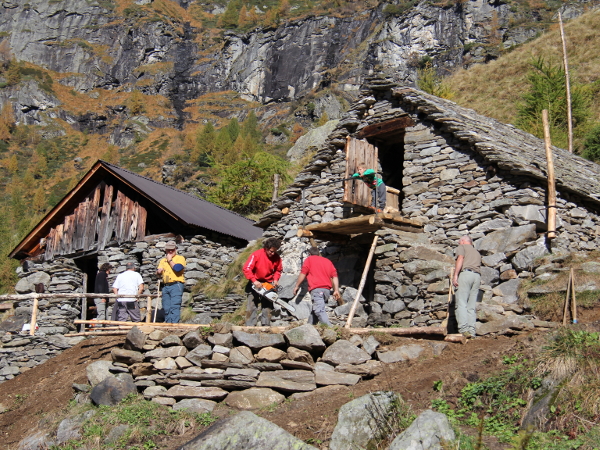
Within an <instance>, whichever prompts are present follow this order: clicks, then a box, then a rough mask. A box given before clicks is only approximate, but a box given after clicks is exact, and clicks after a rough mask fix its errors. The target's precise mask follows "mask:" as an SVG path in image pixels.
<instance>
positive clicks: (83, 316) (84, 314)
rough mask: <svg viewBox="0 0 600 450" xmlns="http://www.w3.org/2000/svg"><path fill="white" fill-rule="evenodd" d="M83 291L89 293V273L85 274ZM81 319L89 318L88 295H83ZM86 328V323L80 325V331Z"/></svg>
mask: <svg viewBox="0 0 600 450" xmlns="http://www.w3.org/2000/svg"><path fill="white" fill-rule="evenodd" d="M82 283H83V286H82V287H83V293H84V294H87V273H84V274H83V281H82ZM81 320H87V297H82V299H81ZM84 330H85V325H83V324H81V325H80V326H79V332H82V331H84Z"/></svg>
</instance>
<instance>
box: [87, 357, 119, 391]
mask: <svg viewBox="0 0 600 450" xmlns="http://www.w3.org/2000/svg"><path fill="white" fill-rule="evenodd" d="M111 367H112V363H111V362H110V361H105V360H100V361H94V362H92V363H90V364H88V366H87V367H86V368H85V373H86V375H87V379H88V381H89V382H90V384H91V385H92V386H96V385H97V384H98V383H101V382H102V381H104V380H105V379H106V378H108V377H112V376H113V375H112V373H110V371H109V369H110V368H111Z"/></svg>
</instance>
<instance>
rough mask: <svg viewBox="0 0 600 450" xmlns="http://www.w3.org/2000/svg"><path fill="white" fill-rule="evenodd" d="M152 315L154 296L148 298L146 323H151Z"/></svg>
mask: <svg viewBox="0 0 600 450" xmlns="http://www.w3.org/2000/svg"><path fill="white" fill-rule="evenodd" d="M150 316H152V297H147V299H146V323H150Z"/></svg>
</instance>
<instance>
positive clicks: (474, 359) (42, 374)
mask: <svg viewBox="0 0 600 450" xmlns="http://www.w3.org/2000/svg"><path fill="white" fill-rule="evenodd" d="M598 318H600V308H597V309H594V310H589V311H582V312H581V313H580V320H579V322H580V323H581V324H582V325H580V326H581V327H585V326H586V325H585V324H586V323H588V324H589V323H590V322H595V321H596V320H598ZM544 335H545V332H542V331H534V332H532V333H529V334H526V335H519V336H513V337H505V336H499V337H489V338H485V337H484V338H477V339H475V340H472V341H469V342H468V343H467V344H466V345H461V344H448V346H447V347H446V349H445V350H444V351H443V353H442V354H441V355H440V356H437V357H432V358H426V359H422V360H417V361H410V362H401V363H396V364H391V365H389V366H387V368H386V370H385V371H384V372H383V373H382V374H381V375H379V376H377V377H375V378H373V379H371V380H366V381H362V382H360V383H359V384H357V385H356V386H353V387H341V388H336V389H332V388H329V389H327V390H326V392H323V391H320V392H319V391H317V392H316V393H313V394H312V395H308V396H306V397H304V398H301V399H297V400H294V401H291V402H285V403H284V404H283V405H280V406H279V407H278V408H276V409H275V410H272V411H271V410H265V411H258V412H257V414H259V415H261V416H262V417H264V418H266V419H268V420H270V421H272V422H274V423H276V424H277V425H279V426H281V427H282V428H284V429H286V430H287V431H288V432H290V433H292V434H293V435H295V436H297V437H298V438H300V439H302V440H305V441H306V440H309V442H311V443H313V445H317V446H318V445H319V444H320V445H322V446H323V448H326V445H327V442H328V440H329V438H330V436H331V433H332V432H333V428H334V427H335V424H336V420H337V413H338V410H339V408H340V407H341V406H342V405H343V404H345V403H347V402H349V401H351V400H352V399H354V398H358V397H360V396H361V395H364V394H366V393H369V392H374V391H379V390H393V391H395V392H397V393H398V394H400V395H401V396H402V398H403V399H404V400H406V401H407V402H408V403H409V404H410V405H411V407H412V410H413V411H414V412H415V413H419V412H421V411H423V410H425V409H427V408H428V407H429V406H430V404H431V400H432V399H434V398H437V396H439V393H438V392H435V391H434V389H433V384H434V382H435V381H438V380H442V381H443V387H444V391H445V393H446V394H450V398H451V399H452V398H453V397H454V396H457V395H458V393H459V392H460V390H461V389H462V388H463V387H464V386H465V385H466V384H467V383H468V382H472V381H477V380H478V379H480V378H483V377H485V376H486V375H487V374H490V373H493V372H495V371H497V370H498V369H499V368H500V367H501V365H502V358H501V356H502V355H504V354H509V353H512V352H514V351H518V352H520V353H522V354H524V355H528V354H529V353H530V352H532V351H533V349H534V348H537V347H538V346H539V345H540V343H541V342H542V341H544ZM123 341H124V337H122V336H116V337H107V336H106V337H96V338H93V339H88V340H85V341H83V342H81V343H79V344H78V345H77V346H75V347H73V348H71V349H69V350H66V351H65V352H63V353H62V354H60V355H58V356H56V357H54V358H52V359H50V360H48V361H46V362H45V363H43V364H41V365H39V366H37V367H35V368H33V369H31V370H29V371H27V372H25V373H23V374H21V375H19V376H17V377H16V378H14V379H12V380H10V381H7V382H4V383H2V384H0V403H2V404H3V405H4V406H5V407H7V408H8V409H9V410H8V411H7V412H5V413H2V414H0V442H2V446H1V447H2V448H5V449H16V448H17V444H18V443H19V441H20V440H21V439H23V438H24V437H25V436H26V435H28V434H30V433H31V432H32V431H33V430H35V429H37V428H40V427H45V426H47V424H49V423H53V422H56V420H57V419H58V418H60V417H61V415H62V414H63V413H64V411H65V409H66V408H67V407H68V403H69V400H71V399H73V398H74V391H73V388H72V384H73V383H86V382H87V377H86V373H85V368H86V365H87V364H89V363H90V362H92V361H95V360H98V359H110V350H111V349H112V348H113V347H114V346H117V345H120V344H122V342H123ZM406 341H412V340H411V339H406V338H397V341H396V343H395V344H400V343H406ZM395 344H391V345H390V347H393V346H395ZM215 413H216V414H217V415H218V416H221V417H222V416H226V415H229V414H231V413H232V411H231V409H230V408H229V407H227V406H225V405H224V404H220V405H219V406H218V407H217V408H216V410H215ZM199 431H200V430H192V431H190V432H188V433H186V434H185V435H183V436H177V437H174V436H171V437H170V438H169V439H165V442H164V444H163V443H161V444H162V445H161V448H164V449H167V450H172V449H173V450H174V449H176V448H178V447H179V446H180V445H182V444H183V443H185V442H187V441H188V440H190V439H192V438H193V437H194V436H195V435H196V434H198V432H199ZM485 444H486V445H487V446H488V447H489V448H490V449H491V450H500V449H504V448H507V447H506V446H505V445H504V446H503V445H500V444H498V443H497V442H495V441H493V440H486V442H485Z"/></svg>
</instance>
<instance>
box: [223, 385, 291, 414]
mask: <svg viewBox="0 0 600 450" xmlns="http://www.w3.org/2000/svg"><path fill="white" fill-rule="evenodd" d="M284 400H285V396H284V395H282V394H280V393H279V392H276V391H274V390H273V389H269V388H250V389H246V390H245V391H237V392H231V393H230V394H229V395H228V396H227V398H226V399H225V403H227V404H228V405H229V406H231V407H232V408H236V409H241V410H251V409H260V408H264V407H267V406H269V405H273V404H280V403H283V401H284Z"/></svg>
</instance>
